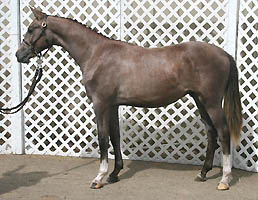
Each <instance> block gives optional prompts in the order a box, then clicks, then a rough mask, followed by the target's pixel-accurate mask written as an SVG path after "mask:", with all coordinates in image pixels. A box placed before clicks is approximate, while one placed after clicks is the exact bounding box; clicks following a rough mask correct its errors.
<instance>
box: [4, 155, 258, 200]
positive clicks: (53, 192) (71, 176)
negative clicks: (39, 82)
mask: <svg viewBox="0 0 258 200" xmlns="http://www.w3.org/2000/svg"><path fill="white" fill-rule="evenodd" d="M109 163H110V164H109V166H110V171H111V170H112V169H113V160H110V162H109ZM98 167H99V161H98V159H95V158H72V157H57V156H36V155H33V156H32V155H0V200H25V199H26V200H88V199H89V200H92V199H103V200H109V199H112V200H119V199H121V200H131V199H132V200H145V199H147V200H159V199H162V200H167V199H169V200H172V199H175V200H181V199H182V200H192V199H193V200H194V199H198V200H202V199H204V200H218V199H223V200H225V199H229V200H232V199H233V200H258V174H257V173H250V172H245V171H242V170H236V169H233V176H234V179H233V181H232V182H231V188H230V190H228V191H223V192H221V191H217V190H216V186H217V183H218V182H219V180H220V177H221V169H220V168H214V169H213V170H212V171H211V172H210V173H209V174H208V180H207V181H206V182H204V183H200V182H195V181H194V177H195V176H196V175H197V174H198V173H199V171H200V168H201V167H200V166H191V165H179V164H167V163H154V162H143V161H128V160H125V167H124V169H123V170H122V171H121V173H120V182H118V183H115V184H106V185H105V186H104V187H103V188H101V189H99V190H92V189H90V188H89V183H90V182H91V181H92V179H93V178H94V177H95V175H96V174H97V172H98Z"/></svg>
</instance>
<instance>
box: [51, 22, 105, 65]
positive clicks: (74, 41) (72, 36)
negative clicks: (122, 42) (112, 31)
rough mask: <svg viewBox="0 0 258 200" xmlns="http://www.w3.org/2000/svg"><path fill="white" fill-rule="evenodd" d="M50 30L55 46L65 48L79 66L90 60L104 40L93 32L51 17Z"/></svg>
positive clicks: (77, 24) (79, 25) (75, 23)
mask: <svg viewBox="0 0 258 200" xmlns="http://www.w3.org/2000/svg"><path fill="white" fill-rule="evenodd" d="M48 28H49V29H50V30H51V31H52V33H53V44H54V45H58V46H62V47H64V48H65V49H66V50H67V51H68V52H69V54H70V55H71V56H72V57H73V58H74V60H75V61H76V63H77V64H79V65H83V64H84V63H85V62H86V61H87V60H88V59H89V57H90V56H91V54H92V53H93V50H94V49H96V46H97V45H98V44H99V43H100V42H101V39H102V38H101V37H99V35H98V34H97V33H95V32H93V31H92V30H90V29H88V28H86V27H84V26H83V25H81V24H79V23H77V22H73V21H72V20H68V19H65V18H59V17H50V19H49V25H48Z"/></svg>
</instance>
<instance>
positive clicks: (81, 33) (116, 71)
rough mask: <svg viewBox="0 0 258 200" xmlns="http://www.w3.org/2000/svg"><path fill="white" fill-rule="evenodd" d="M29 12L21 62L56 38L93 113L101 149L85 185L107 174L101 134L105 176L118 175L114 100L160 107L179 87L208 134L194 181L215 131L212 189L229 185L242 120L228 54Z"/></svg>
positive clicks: (113, 178)
mask: <svg viewBox="0 0 258 200" xmlns="http://www.w3.org/2000/svg"><path fill="white" fill-rule="evenodd" d="M32 11H33V13H34V15H35V17H36V19H35V20H34V21H33V22H32V23H31V24H30V26H29V29H28V32H27V33H26V34H25V36H24V40H23V43H22V44H21V46H20V48H19V50H18V51H17V53H16V56H17V59H18V61H19V62H23V63H28V62H29V61H30V58H32V57H35V56H36V55H37V54H38V53H39V52H41V51H42V50H44V49H47V48H50V47H51V46H52V45H59V46H62V47H64V48H65V49H66V50H67V51H68V52H69V53H70V55H71V56H72V57H73V58H74V59H75V61H76V62H77V64H79V66H80V68H81V71H82V74H83V83H84V85H85V88H86V90H87V95H88V97H89V98H90V99H91V100H92V102H93V107H94V111H95V114H96V120H97V128H98V138H99V148H100V153H101V155H100V161H101V165H100V169H99V173H98V175H97V177H96V178H95V179H94V180H93V182H92V184H91V187H92V188H99V187H101V186H102V179H103V177H104V176H105V175H106V173H107V170H108V144H109V139H110V140H111V143H112V146H113V148H114V153H115V168H114V171H113V172H112V173H111V174H110V176H109V179H108V180H109V182H116V181H118V173H119V172H120V170H121V169H122V168H123V161H122V156H121V150H120V134H119V121H118V107H119V105H132V106H139V107H158V106H166V105H168V104H170V103H172V102H174V101H176V100H178V99H179V98H181V97H183V96H184V95H186V94H190V95H191V96H192V97H193V98H194V100H195V102H196V104H197V106H198V108H199V111H200V114H201V118H202V121H203V122H204V124H205V127H206V129H207V135H208V147H207V155H206V159H205V163H204V165H203V168H202V170H201V173H200V175H198V177H197V180H200V181H204V180H206V174H207V172H208V171H209V170H211V169H212V164H213V158H214V152H215V149H216V148H217V137H219V139H220V141H221V144H222V151H223V177H222V180H221V182H220V185H219V186H218V189H228V188H229V179H228V177H229V175H230V174H231V165H230V136H232V137H231V138H232V139H233V141H234V142H235V143H238V141H239V137H240V131H241V125H242V114H241V102H240V95H239V88H238V73H237V68H236V64H235V61H234V60H233V58H232V57H231V56H230V55H228V54H227V53H226V52H225V51H223V50H222V49H220V48H218V47H216V46H214V45H210V44H207V43H202V42H188V43H182V44H178V45H173V46H168V47H163V48H154V49H148V48H143V47H139V46H136V45H131V44H127V43H125V42H121V41H115V40H110V39H108V38H106V37H103V36H102V35H100V34H97V33H96V32H94V31H92V30H90V29H89V28H87V27H85V26H83V25H81V24H79V23H77V22H74V21H72V20H68V19H65V18H60V17H55V16H47V15H46V14H44V13H42V12H40V11H38V10H36V9H32ZM223 98H224V109H223V108H222V106H221V105H222V100H223ZM230 133H231V134H230Z"/></svg>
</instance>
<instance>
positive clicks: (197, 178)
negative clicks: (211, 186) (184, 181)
mask: <svg viewBox="0 0 258 200" xmlns="http://www.w3.org/2000/svg"><path fill="white" fill-rule="evenodd" d="M194 180H195V181H197V182H205V181H207V178H206V177H202V175H201V174H198V175H197V176H196V177H195V179H194Z"/></svg>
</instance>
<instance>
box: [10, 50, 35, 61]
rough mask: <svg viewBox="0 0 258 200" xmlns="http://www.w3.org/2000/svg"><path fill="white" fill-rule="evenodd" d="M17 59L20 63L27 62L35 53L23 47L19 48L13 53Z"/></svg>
mask: <svg viewBox="0 0 258 200" xmlns="http://www.w3.org/2000/svg"><path fill="white" fill-rule="evenodd" d="M15 56H16V58H17V61H18V62H20V63H27V64H28V63H29V62H30V59H31V58H33V57H35V56H36V55H35V54H34V53H33V52H32V51H31V50H30V49H25V48H20V49H18V51H17V52H16V54H15Z"/></svg>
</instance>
